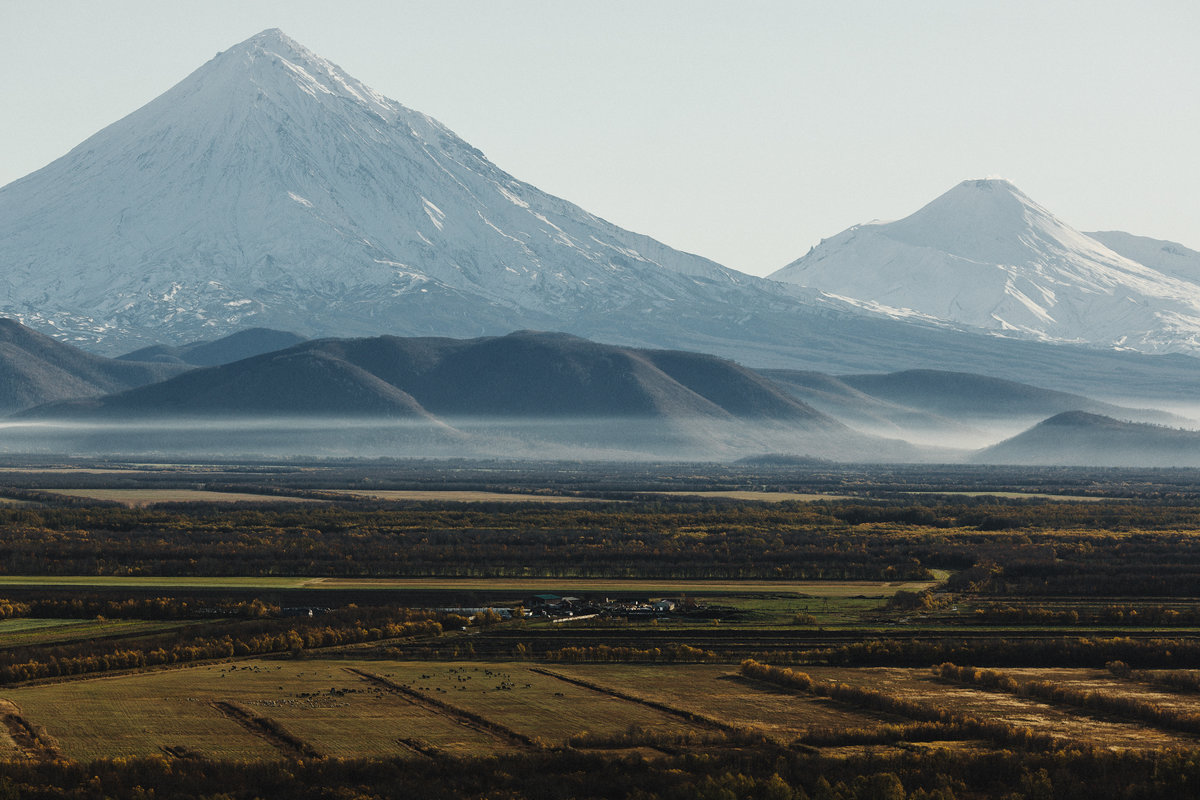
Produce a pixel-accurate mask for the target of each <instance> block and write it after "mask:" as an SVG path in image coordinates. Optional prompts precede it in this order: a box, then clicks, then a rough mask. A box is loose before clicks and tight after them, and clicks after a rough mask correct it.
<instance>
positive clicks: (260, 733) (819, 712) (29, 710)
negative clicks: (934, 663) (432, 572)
mask: <svg viewBox="0 0 1200 800" xmlns="http://www.w3.org/2000/svg"><path fill="white" fill-rule="evenodd" d="M805 671H807V672H809V674H811V675H813V677H816V678H820V679H832V680H838V681H842V682H845V683H849V684H851V685H858V686H866V687H870V688H874V689H879V690H883V691H886V692H888V693H889V694H893V695H898V696H903V697H908V698H911V699H920V700H924V701H927V702H929V703H932V704H936V705H938V706H939V707H945V708H948V709H950V710H951V711H954V712H956V713H962V714H972V715H976V716H980V717H985V718H987V717H996V718H1003V719H1005V720H1007V721H1009V722H1013V723H1016V724H1020V725H1024V726H1028V727H1030V728H1032V729H1034V730H1036V731H1038V732H1043V733H1050V734H1053V735H1056V736H1059V737H1063V738H1065V739H1068V740H1072V741H1076V742H1087V743H1090V744H1098V745H1101V746H1105V747H1114V748H1122V749H1123V748H1131V749H1146V748H1157V747H1170V746H1195V745H1196V743H1197V742H1196V740H1195V739H1194V738H1192V737H1188V736H1186V735H1182V734H1177V733H1170V732H1167V731H1163V730H1158V729H1156V728H1153V727H1148V726H1146V725H1142V724H1137V723H1133V722H1125V721H1121V720H1119V719H1109V718H1103V717H1095V716H1089V715H1086V714H1083V713H1074V712H1071V711H1068V710H1064V709H1061V708H1058V707H1055V706H1051V705H1047V704H1045V703H1040V702H1037V701H1034V700H1027V699H1022V698H1016V697H1013V696H1011V695H1007V694H1003V693H999V692H988V691H983V690H979V689H975V688H971V687H964V686H960V685H955V684H947V683H943V682H941V681H938V680H936V679H935V678H934V677H933V676H932V674H931V672H930V671H929V670H926V669H897V668H832V667H826V668H810V669H806V670H805ZM1010 672H1011V673H1013V674H1019V675H1021V676H1023V677H1033V676H1040V677H1052V678H1053V679H1055V680H1057V681H1062V682H1074V683H1077V684H1081V685H1088V686H1094V687H1096V688H1106V689H1115V690H1118V691H1131V692H1137V693H1140V694H1147V695H1153V696H1154V697H1155V699H1158V700H1161V701H1163V702H1168V701H1169V702H1171V703H1174V704H1176V705H1180V706H1184V707H1187V708H1189V709H1193V710H1197V711H1200V698H1197V697H1196V696H1191V695H1183V694H1173V695H1172V694H1169V693H1162V692H1156V691H1155V690H1153V689H1147V688H1144V687H1136V686H1134V687H1131V686H1130V685H1129V684H1128V683H1124V682H1118V681H1114V680H1113V679H1111V678H1110V677H1107V673H1104V672H1101V671H1096V670H1061V669H1060V670H1010ZM575 681H578V682H581V683H584V684H587V685H586V686H585V685H580V684H579V683H576V682H575ZM231 709H232V710H231ZM0 711H3V712H4V713H5V714H10V715H11V714H16V715H18V716H19V717H20V719H22V720H24V721H25V723H27V724H28V726H29V729H31V730H34V731H36V732H38V736H39V737H40V740H39V741H34V742H32V743H31V742H30V741H29V740H28V737H27V740H26V741H24V742H18V741H17V740H16V739H15V738H14V736H13V735H11V732H10V733H6V732H4V731H3V730H0V757H9V758H20V757H44V756H46V755H48V754H52V755H59V756H62V757H66V758H70V759H80V760H86V759H92V758H100V757H124V756H138V755H154V754H162V753H169V754H173V755H180V754H187V753H194V754H199V755H204V756H208V757H212V758H232V759H242V760H261V759H277V758H289V757H297V752H298V751H297V742H298V743H299V746H301V747H302V748H303V749H304V752H307V753H309V754H312V753H315V754H318V755H321V756H338V757H351V756H393V755H394V756H402V757H412V758H423V757H425V756H426V755H430V754H434V753H438V752H444V753H448V754H463V755H465V754H486V753H501V752H509V751H513V750H515V749H525V748H530V747H536V746H540V745H548V746H559V745H563V744H565V743H566V742H567V741H568V740H569V739H571V737H574V736H578V735H580V734H584V733H590V734H592V736H593V737H599V738H600V739H601V740H602V739H603V737H618V736H620V735H621V734H622V733H624V732H626V731H628V730H629V729H642V730H648V731H653V732H657V733H661V734H663V735H665V736H668V737H670V736H677V735H684V736H688V735H711V734H712V732H713V730H714V728H719V727H720V726H722V725H725V726H735V727H741V728H749V729H752V730H755V731H758V732H761V733H762V734H764V735H766V736H768V737H769V738H771V739H774V740H776V741H779V742H781V743H790V742H792V741H795V740H796V739H797V738H798V737H802V736H803V735H804V734H805V733H806V732H808V731H811V730H820V729H829V728H833V729H845V728H854V729H864V728H866V729H870V728H874V727H877V726H880V725H884V724H888V723H895V722H902V721H903V720H901V719H900V718H896V717H891V716H888V715H884V714H876V713H872V712H867V711H862V710H858V709H854V708H851V707H848V706H845V705H842V704H839V703H836V702H833V701H829V700H825V699H819V698H814V697H811V696H808V695H802V694H795V693H793V692H789V691H786V690H783V689H780V688H778V687H775V686H773V685H770V684H764V683H760V682H755V681H748V680H745V679H743V678H741V677H740V676H739V675H738V674H737V668H736V666H734V665H700V664H696V665H663V664H660V665H611V664H589V665H550V666H543V665H539V664H532V663H525V662H506V663H480V662H457V663H455V662H399V661H379V660H333V659H312V660H308V659H301V660H287V659H285V660H266V659H262V660H246V661H239V662H232V663H226V664H212V665H202V666H194V667H185V668H175V669H164V670H157V671H152V672H146V673H141V674H130V675H121V676H110V677H100V678H90V679H76V680H72V681H68V682H62V683H52V684H44V685H34V686H26V687H16V688H8V689H3V690H0ZM254 719H258V720H260V721H261V720H264V719H265V720H268V721H269V722H270V724H271V726H272V729H271V730H273V731H275V732H276V733H277V732H278V731H283V732H285V733H286V735H287V737H288V738H287V740H282V739H280V738H279V737H278V736H277V735H275V734H272V733H271V732H270V731H266V732H264V730H263V729H262V728H261V727H256V725H255V724H254V723H253V722H251V721H248V720H254ZM714 720H715V721H717V722H718V723H719V725H714V724H712V721H714ZM19 732H20V731H19V730H18V733H19ZM595 740H596V739H595V738H593V741H595ZM964 744H965V745H966V746H979V744H980V743H958V745H956V746H964ZM31 751H33V752H31Z"/></svg>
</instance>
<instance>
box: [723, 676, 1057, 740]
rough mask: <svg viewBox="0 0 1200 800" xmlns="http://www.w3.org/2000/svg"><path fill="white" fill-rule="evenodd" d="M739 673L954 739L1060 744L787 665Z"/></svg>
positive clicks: (1022, 730) (1013, 727)
mask: <svg viewBox="0 0 1200 800" xmlns="http://www.w3.org/2000/svg"><path fill="white" fill-rule="evenodd" d="M741 673H742V675H743V677H745V678H749V679H751V680H757V681H763V682H765V683H771V684H774V685H776V686H782V687H784V688H786V689H791V690H793V691H796V692H804V693H807V694H813V695H816V696H818V697H828V698H830V699H832V700H837V701H839V702H843V703H846V704H848V705H853V706H857V707H859V708H867V709H871V710H874V711H886V712H889V713H892V714H898V715H900V716H903V717H908V718H909V719H912V720H916V721H917V722H933V723H939V724H942V725H945V726H946V728H947V731H958V732H960V734H961V735H960V736H957V737H955V738H981V739H988V740H991V741H993V742H995V743H997V744H1000V745H1004V746H1010V745H1017V746H1024V747H1035V748H1040V749H1043V750H1050V749H1056V748H1058V747H1061V746H1062V744H1063V741H1062V739H1061V738H1060V737H1056V736H1049V735H1045V734H1038V733H1036V732H1034V731H1033V730H1031V729H1029V728H1025V727H1021V726H1017V725H1011V724H1009V723H1007V722H1004V721H1002V720H998V719H990V720H981V719H978V718H976V717H972V716H967V715H965V714H955V713H953V712H951V711H948V710H946V709H944V708H939V707H937V706H934V705H931V704H929V703H924V702H919V701H915V700H907V699H904V698H900V697H893V696H892V695H889V694H885V693H883V692H880V691H876V690H875V689H868V688H866V687H863V686H848V685H847V684H844V683H823V682H820V681H815V680H813V679H812V677H811V676H809V675H808V673H805V672H799V671H796V670H791V669H788V668H787V667H773V666H771V665H770V664H760V663H759V662H757V661H754V660H753V659H747V660H746V661H743V662H742V667H741Z"/></svg>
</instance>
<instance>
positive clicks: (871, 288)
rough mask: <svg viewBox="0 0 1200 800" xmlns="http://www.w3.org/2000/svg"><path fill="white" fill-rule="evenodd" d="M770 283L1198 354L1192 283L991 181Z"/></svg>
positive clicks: (973, 184)
mask: <svg viewBox="0 0 1200 800" xmlns="http://www.w3.org/2000/svg"><path fill="white" fill-rule="evenodd" d="M771 277H772V278H775V279H776V280H783V281H788V282H792V283H798V284H801V285H803V286H807V287H810V288H814V289H819V290H821V291H824V292H828V293H830V294H833V295H836V296H839V297H845V298H849V299H852V300H853V301H855V302H856V303H858V304H859V306H860V307H862V308H864V309H869V308H872V307H878V306H880V305H883V306H890V307H893V308H901V309H910V310H913V311H917V312H920V313H923V314H927V315H929V316H932V317H935V318H938V319H941V320H945V321H948V322H955V323H960V324H966V325H970V326H973V327H978V328H984V329H988V330H992V331H998V332H1003V333H1004V334H1006V335H1015V336H1028V337H1032V338H1038V339H1045V340H1053V341H1068V342H1079V343H1089V344H1095V345H1102V346H1117V347H1127V348H1132V349H1138V350H1147V351H1151V352H1162V351H1185V352H1195V351H1197V350H1200V286H1198V285H1197V284H1195V283H1192V282H1190V281H1188V280H1185V279H1183V278H1181V277H1179V276H1178V275H1164V274H1162V273H1161V272H1158V271H1156V270H1154V269H1151V268H1150V267H1148V266H1146V265H1144V264H1141V263H1138V262H1136V261H1133V260H1131V259H1129V258H1126V257H1124V256H1122V255H1119V254H1118V253H1116V252H1113V250H1111V249H1109V248H1108V247H1106V246H1105V245H1104V244H1101V243H1100V242H1098V241H1096V240H1095V239H1092V238H1090V237H1088V236H1086V235H1085V234H1083V233H1080V232H1079V231H1077V230H1075V229H1074V228H1072V227H1071V226H1070V225H1067V224H1066V223H1065V222H1063V221H1062V220H1060V219H1059V218H1058V217H1056V216H1055V215H1054V214H1052V213H1051V212H1050V211H1049V210H1048V209H1046V208H1045V207H1044V206H1042V205H1040V204H1038V203H1037V202H1035V201H1034V200H1032V199H1031V198H1030V197H1028V196H1027V195H1026V194H1025V193H1024V192H1022V191H1021V190H1020V189H1018V188H1017V187H1016V186H1014V185H1013V184H1011V183H1009V182H1008V181H1006V180H1003V179H999V178H988V179H983V180H969V181H963V182H962V183H960V184H958V185H957V186H955V187H954V188H952V189H951V190H950V191H948V192H946V193H945V194H943V195H941V196H940V197H938V198H937V199H935V200H933V201H932V202H931V203H929V204H928V205H926V206H924V207H923V208H921V209H920V210H918V211H916V212H915V213H913V214H911V215H910V216H908V217H905V218H904V219H901V220H898V221H896V222H887V223H873V224H870V225H859V226H856V227H854V228H850V229H849V230H847V231H844V232H842V233H841V234H838V235H837V236H835V237H833V238H831V239H827V240H825V241H823V242H822V243H821V244H820V245H819V246H818V247H815V248H813V250H812V251H811V252H809V253H808V254H807V255H805V256H804V257H803V258H801V259H798V260H797V261H794V262H792V263H791V264H789V265H788V266H786V267H784V268H783V269H781V270H779V271H778V272H776V273H775V274H774V275H772V276H771Z"/></svg>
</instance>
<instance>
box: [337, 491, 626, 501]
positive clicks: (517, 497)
mask: <svg viewBox="0 0 1200 800" xmlns="http://www.w3.org/2000/svg"><path fill="white" fill-rule="evenodd" d="M325 491H329V492H336V493H338V494H341V495H347V496H349V497H366V498H372V499H375V500H423V501H436V502H439V503H611V502H614V501H612V500H605V499H603V498H599V497H568V496H564V495H555V494H509V493H506V492H470V491H458V490H454V489H446V490H440V489H435V490H408V489H375V490H371V491H359V490H354V491H349V490H343V489H327V490H325Z"/></svg>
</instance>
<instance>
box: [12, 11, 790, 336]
mask: <svg viewBox="0 0 1200 800" xmlns="http://www.w3.org/2000/svg"><path fill="white" fill-rule="evenodd" d="M0 264H4V265H6V267H7V272H6V274H5V275H4V276H3V277H4V280H2V281H0V314H8V315H11V316H13V317H15V318H18V319H20V320H22V321H26V322H32V323H35V324H38V323H40V324H43V325H52V326H55V327H57V328H58V329H59V330H61V331H63V332H64V333H65V334H66V335H69V336H71V338H73V339H74V340H75V341H79V342H88V341H100V340H105V343H106V346H107V347H109V348H111V349H112V350H114V351H123V350H128V349H132V348H133V347H136V346H138V345H141V344H146V343H159V342H163V341H164V340H167V341H171V340H174V341H190V340H194V339H204V338H213V337H214V336H220V335H223V334H226V333H230V332H232V331H234V330H237V329H239V328H243V327H248V326H262V327H270V328H279V329H286V330H294V331H297V332H299V333H301V334H304V335H309V336H314V335H377V334H379V333H381V332H386V333H397V334H410V335H415V334H428V333H433V334H439V335H479V334H482V333H506V332H508V331H509V330H511V329H512V328H516V327H536V328H548V327H565V326H566V325H567V324H569V323H572V322H578V320H580V319H581V315H583V314H594V315H609V316H611V315H613V314H617V313H623V312H628V313H637V314H640V315H643V316H644V315H645V314H646V313H647V312H652V311H653V310H654V309H655V308H656V307H659V306H661V305H662V304H664V303H669V302H682V301H683V300H684V299H685V298H689V297H690V298H694V299H696V300H697V302H701V304H702V305H703V303H705V302H709V301H711V300H713V299H714V298H716V297H717V296H718V295H719V294H720V288H721V287H728V286H730V285H748V284H750V283H753V280H752V279H750V278H748V277H747V276H745V275H741V274H740V273H737V272H734V271H732V270H728V269H725V268H723V267H721V266H719V265H717V264H714V263H713V262H711V261H708V260H707V259H704V258H701V257H699V256H694V255H690V254H686V253H681V252H678V251H675V250H672V249H671V248H669V247H666V246H665V245H663V244H661V243H659V242H656V241H654V240H653V239H650V238H648V237H645V236H641V235H638V234H635V233H631V232H629V231H625V230H622V229H620V228H617V227H616V226H614V225H611V224H609V223H607V222H605V221H604V220H601V219H598V218H596V217H594V216H593V215H591V214H588V213H587V212H585V211H584V210H582V209H580V208H578V207H576V206H574V205H572V204H571V203H568V202H566V201H564V200H561V199H559V198H556V197H552V196H550V195H547V194H545V193H543V192H541V191H539V190H538V189H537V188H535V187H533V186H530V185H529V184H525V183H522V182H521V181H519V180H517V179H516V178H514V177H513V176H511V175H509V174H507V173H505V172H504V171H502V170H500V169H499V168H498V167H496V166H495V165H494V164H492V163H491V162H490V161H488V160H487V159H486V158H485V157H484V155H483V154H482V153H480V152H479V151H478V150H476V149H475V148H474V147H472V146H471V145H469V144H467V143H466V142H464V141H463V140H462V139H460V138H458V137H457V136H455V135H454V134H453V133H452V132H451V131H450V130H449V129H447V128H446V127H444V126H443V125H441V124H440V123H438V122H437V121H435V120H433V119H432V118H430V117H427V116H425V115H423V114H420V113H419V112H416V111H412V110H410V109H407V108H405V107H404V106H402V105H400V104H399V103H397V102H395V101H394V100H391V99H389V98H387V97H385V96H383V95H382V94H380V93H378V92H376V91H374V90H373V89H371V88H370V87H368V86H366V85H365V84H363V83H361V82H360V81H358V80H355V79H354V78H353V77H351V76H350V75H348V74H346V73H345V72H344V71H343V70H342V69H341V68H339V67H338V66H337V65H336V64H333V63H332V62H330V61H328V60H326V59H324V58H322V57H320V56H318V55H316V54H315V53H312V52H311V51H309V50H307V49H306V48H304V47H303V46H302V45H300V44H298V43H296V42H295V41H293V40H291V39H290V38H288V37H287V36H286V35H285V34H283V33H282V32H281V31H279V30H278V29H271V30H267V31H263V32H262V33H259V34H257V35H255V36H253V37H251V38H250V39H247V40H246V41H244V42H242V43H240V44H238V45H235V46H234V47H231V48H229V49H228V50H226V51H224V52H222V53H219V54H217V55H216V56H215V57H214V58H212V59H211V60H210V61H208V62H207V63H206V64H204V65H203V66H201V67H200V68H199V69H197V70H196V71H195V72H193V73H192V74H191V75H189V76H187V77H186V78H184V79H183V80H182V81H180V82H179V83H178V84H176V85H175V86H174V87H173V88H171V89H170V90H168V91H167V92H165V93H164V94H162V95H161V96H159V97H158V98H156V99H154V100H152V101H151V102H150V103H148V104H147V105H145V106H143V107H142V108H140V109H138V110H137V111H135V112H133V113H132V114H130V115H129V116H127V117H125V118H124V119H121V120H119V121H117V122H116V123H114V124H112V125H110V126H109V127H107V128H105V129H104V130H102V131H100V132H99V133H97V134H95V135H93V136H92V137H90V138H89V139H87V140H86V141H84V142H83V143H82V144H80V145H79V146H78V147H76V148H75V149H74V150H72V151H71V152H70V153H68V154H67V155H66V156H64V157H62V158H60V159H58V160H57V161H55V162H54V163H52V164H50V165H48V166H47V167H44V168H43V169H41V170H39V171H38V172H35V173H33V174H31V175H28V176H26V177H24V178H22V179H20V180H18V181H15V182H14V183H12V184H9V185H8V186H5V187H3V188H0ZM758 291H761V292H765V293H775V292H777V290H776V289H772V288H770V285H769V284H766V283H762V285H761V286H760V288H759V290H758ZM701 298H704V299H703V301H701ZM721 302H732V301H729V300H725V299H722V300H721Z"/></svg>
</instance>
